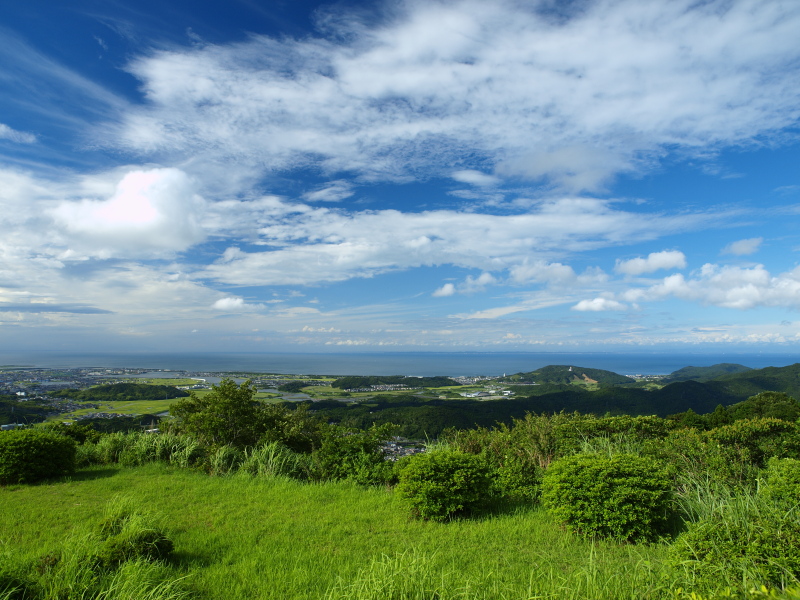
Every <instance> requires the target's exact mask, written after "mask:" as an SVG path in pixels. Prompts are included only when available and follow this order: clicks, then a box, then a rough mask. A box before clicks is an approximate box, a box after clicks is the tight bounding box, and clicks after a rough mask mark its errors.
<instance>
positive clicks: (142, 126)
mask: <svg viewBox="0 0 800 600" xmlns="http://www.w3.org/2000/svg"><path fill="white" fill-rule="evenodd" d="M571 6H575V5H571ZM580 7H581V9H580V10H570V9H569V8H566V9H565V10H564V15H563V16H564V19H563V21H562V22H559V23H558V24H554V22H553V19H552V15H550V14H547V13H546V11H545V12H543V11H540V10H538V9H537V8H536V5H526V6H521V5H520V4H519V3H518V2H515V1H513V0H499V1H497V2H477V1H476V0H456V1H453V2H436V1H434V2H425V3H423V2H406V3H403V4H400V5H399V6H398V7H396V10H395V11H394V13H393V16H392V17H391V18H388V19H384V21H383V22H382V24H381V25H379V26H377V27H371V28H369V27H367V26H366V25H363V24H361V23H360V22H358V21H355V20H352V19H350V18H348V16H340V18H338V19H336V20H331V21H328V22H327V28H328V29H327V30H326V33H327V34H329V35H327V36H326V37H313V36H309V37H305V38H302V39H292V38H288V37H286V38H280V39H278V38H270V37H265V36H251V37H250V38H248V39H247V40H246V41H244V42H239V43H234V44H228V45H214V44H204V45H200V46H195V47H193V48H185V49H176V48H173V49H170V50H161V51H156V52H153V53H150V54H148V55H146V56H142V57H139V58H137V59H135V60H133V61H132V62H131V64H130V65H129V70H130V71H131V72H132V73H133V74H134V75H135V76H136V77H138V78H139V79H140V81H141V83H142V89H143V90H144V92H145V94H146V97H147V103H146V104H144V105H143V106H140V107H137V108H134V109H132V110H128V111H126V112H125V114H124V115H123V118H122V121H123V122H122V126H121V129H120V130H119V131H118V132H116V134H113V135H107V134H109V132H108V131H103V132H99V134H100V133H102V134H103V135H107V139H110V140H114V142H112V143H120V144H122V145H123V146H124V147H126V148H131V149H134V150H136V151H139V152H141V151H144V152H151V151H163V152H172V153H176V154H177V155H181V156H186V155H191V156H193V157H195V158H196V159H197V160H206V161H216V160H221V161H223V162H226V163H227V164H229V165H231V166H236V167H237V168H242V167H243V165H249V166H251V167H253V168H257V169H263V168H264V167H263V165H269V168H270V169H277V170H281V169H291V168H297V167H303V166H310V165H314V166H318V167H320V168H321V169H323V170H324V171H326V172H331V173H333V172H344V171H349V172H352V173H355V174H357V175H359V176H360V177H362V178H365V179H382V180H400V181H402V180H408V179H409V178H420V177H429V176H442V175H445V176H447V175H450V176H452V173H453V166H457V167H458V168H460V169H461V171H457V173H460V175H456V177H461V180H464V179H471V181H469V183H473V184H478V185H480V184H481V183H488V182H489V181H490V180H489V179H487V178H486V177H485V176H481V175H480V174H478V173H481V172H482V170H483V169H484V168H485V166H486V165H489V166H490V168H492V170H493V171H494V172H495V174H505V175H507V176H513V177H526V178H533V179H539V178H544V179H548V180H550V181H551V182H553V183H555V184H556V185H559V186H561V187H563V188H566V189H568V190H573V191H574V190H580V189H597V188H599V187H602V185H603V183H604V182H605V181H607V180H608V179H609V178H610V177H613V176H614V175H615V174H617V173H621V172H625V171H631V170H641V169H646V168H648V167H649V165H650V164H651V163H652V162H653V161H655V160H658V158H659V157H660V156H661V155H662V154H663V153H664V152H666V151H667V149H669V150H670V151H672V150H678V151H681V150H683V151H684V152H688V153H693V152H694V150H695V149H697V148H702V149H703V152H707V151H708V150H709V149H713V148H715V147H723V146H726V145H732V144H746V143H748V142H749V141H751V140H753V139H754V138H755V137H757V136H760V135H768V134H770V133H772V132H775V131H778V130H780V129H781V128H784V127H787V126H792V125H793V124H794V123H796V121H797V118H798V116H800V109H799V108H798V104H797V102H796V93H795V89H796V85H797V78H796V75H793V73H795V72H796V71H795V70H794V69H793V65H796V62H797V60H798V58H799V57H800V47H798V45H797V43H796V34H797V31H798V29H800V6H799V5H796V4H795V3H781V2H763V1H762V0H738V1H736V2H728V1H725V0H711V1H709V2H702V3H697V2H695V1H694V0H677V1H674V2H667V3H664V2H645V3H643V2H639V1H637V0H613V1H612V0H597V1H594V2H586V3H581V4H580ZM709 32H713V35H709ZM775 73H781V74H782V75H781V76H774V75H773V74H775ZM587 107H591V108H590V109H587ZM99 134H98V135H99ZM531 148H535V151H533V152H532V151H531ZM465 156H471V157H474V160H475V163H474V164H465V163H464V157H465Z"/></svg>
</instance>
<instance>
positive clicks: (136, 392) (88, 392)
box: [58, 383, 189, 402]
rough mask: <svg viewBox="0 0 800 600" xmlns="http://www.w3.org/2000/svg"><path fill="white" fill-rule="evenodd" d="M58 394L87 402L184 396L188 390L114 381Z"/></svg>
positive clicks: (61, 391)
mask: <svg viewBox="0 0 800 600" xmlns="http://www.w3.org/2000/svg"><path fill="white" fill-rule="evenodd" d="M58 395H59V396H61V397H63V398H72V399H73V400H81V401H85V402H93V401H96V402H108V401H113V400H124V401H131V400H165V399H172V398H184V397H186V396H188V395H189V393H188V392H185V391H183V390H179V389H178V388H176V387H173V386H171V385H148V384H146V383H112V384H108V385H98V386H96V387H92V388H88V389H85V390H73V389H68V390H60V391H59V392H58Z"/></svg>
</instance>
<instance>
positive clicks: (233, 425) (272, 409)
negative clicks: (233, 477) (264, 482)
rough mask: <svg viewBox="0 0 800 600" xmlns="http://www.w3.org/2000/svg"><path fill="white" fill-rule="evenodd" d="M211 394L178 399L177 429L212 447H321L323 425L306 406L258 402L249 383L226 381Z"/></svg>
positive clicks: (298, 449) (308, 449)
mask: <svg viewBox="0 0 800 600" xmlns="http://www.w3.org/2000/svg"><path fill="white" fill-rule="evenodd" d="M211 390H212V391H211V393H209V394H205V395H204V396H199V395H197V394H195V393H192V395H191V396H189V398H187V399H185V400H179V401H178V402H176V403H175V404H173V405H172V406H171V407H170V414H171V415H172V416H173V417H176V418H177V419H178V422H177V424H176V425H175V426H174V428H175V429H176V430H177V431H179V432H182V433H186V434H189V435H191V436H193V437H194V438H196V439H197V440H198V441H199V442H200V443H201V444H203V445H205V446H210V447H220V446H234V447H236V448H249V447H253V446H256V445H257V444H259V443H261V442H281V443H282V444H284V445H286V446H288V447H289V448H291V449H292V450H294V451H296V452H311V451H312V450H313V449H314V448H316V447H319V443H320V439H321V425H320V423H319V420H318V419H317V418H316V417H313V416H312V415H310V414H309V413H308V410H307V409H306V408H305V407H299V408H295V409H289V408H287V407H285V406H281V405H280V404H263V403H261V402H258V401H257V400H255V395H256V391H257V390H256V388H255V386H253V385H252V384H251V383H250V381H249V380H248V381H245V382H244V383H242V384H241V385H236V383H235V382H234V381H233V380H232V379H223V380H222V381H221V382H220V383H219V385H213V386H211Z"/></svg>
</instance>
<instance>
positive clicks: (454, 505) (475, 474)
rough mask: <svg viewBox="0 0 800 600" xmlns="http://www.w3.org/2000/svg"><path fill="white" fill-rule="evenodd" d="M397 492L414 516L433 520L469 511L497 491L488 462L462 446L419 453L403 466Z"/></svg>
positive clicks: (473, 509)
mask: <svg viewBox="0 0 800 600" xmlns="http://www.w3.org/2000/svg"><path fill="white" fill-rule="evenodd" d="M399 478H400V483H399V484H398V485H397V488H396V490H397V493H398V494H399V496H400V497H401V498H403V499H405V500H406V501H407V502H408V503H409V504H410V505H411V511H412V513H413V514H414V516H416V517H418V518H421V519H425V520H432V521H444V520H446V519H449V518H451V517H455V516H460V515H465V514H469V513H471V512H473V511H475V510H478V509H480V508H482V507H484V506H485V505H486V504H488V502H489V501H490V500H491V498H492V497H493V495H494V481H493V480H492V477H491V471H490V468H489V466H488V465H487V464H486V462H485V461H484V460H483V459H482V458H481V457H480V456H476V455H474V454H467V453H466V452H461V451H460V450H450V449H442V450H434V451H431V452H425V453H423V454H417V455H416V456H413V457H411V458H410V459H408V460H407V461H406V463H405V464H404V465H403V467H402V469H401V470H400V475H399Z"/></svg>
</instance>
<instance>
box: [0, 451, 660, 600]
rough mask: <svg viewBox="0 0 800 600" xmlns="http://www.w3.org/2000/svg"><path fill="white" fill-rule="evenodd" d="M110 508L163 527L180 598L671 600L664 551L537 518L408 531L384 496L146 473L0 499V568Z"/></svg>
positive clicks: (371, 490)
mask: <svg viewBox="0 0 800 600" xmlns="http://www.w3.org/2000/svg"><path fill="white" fill-rule="evenodd" d="M120 497H124V498H126V499H128V500H130V501H132V502H133V503H135V504H136V505H137V506H139V507H141V509H142V510H144V511H146V512H148V513H150V514H151V515H154V516H155V517H156V519H157V520H158V521H160V522H161V523H163V524H164V526H165V528H166V530H167V531H168V532H169V535H170V537H171V539H172V540H173V542H174V544H175V555H174V558H173V559H172V560H171V562H170V563H169V567H168V568H169V574H170V577H172V578H174V579H181V581H180V585H181V588H182V589H183V590H185V591H186V592H188V593H190V594H191V597H197V598H208V599H219V600H223V599H225V600H235V599H241V600H250V599H253V598H264V599H267V598H269V599H276V600H277V599H281V600H289V599H297V600H300V599H304V600H305V599H308V600H311V599H319V598H326V597H327V598H331V599H333V598H341V599H344V598H351V599H362V598H384V599H387V600H388V599H389V598H409V599H412V598H420V599H422V598H431V599H432V598H439V599H441V600H444V599H446V598H453V599H456V598H459V599H465V600H467V599H478V598H482V599H489V598H492V599H504V598H507V599H512V598H513V599H522V598H567V599H568V598H575V599H578V598H598V599H601V598H602V599H605V598H608V599H611V598H631V599H634V598H636V599H645V598H654V599H655V598H672V597H674V591H671V590H674V589H675V586H674V583H675V582H674V581H671V580H670V573H669V571H668V570H667V569H666V568H664V567H662V566H661V565H662V558H663V555H664V547H663V546H662V545H659V544H653V545H632V544H618V543H614V542H606V541H594V542H593V541H587V540H585V539H583V538H580V537H577V536H575V535H572V534H570V533H568V532H565V531H563V530H562V529H561V528H560V527H559V526H558V525H557V524H556V523H555V522H554V520H553V519H552V518H551V517H550V516H549V515H548V514H547V513H546V512H545V511H544V510H542V509H541V508H539V507H537V506H533V505H530V506H516V507H513V508H507V509H505V510H499V511H496V512H495V513H494V514H491V513H490V514H487V515H484V516H482V517H480V518H476V519H469V520H466V519H464V520H454V521H451V522H447V523H435V522H426V521H418V520H413V519H410V518H409V514H408V511H407V510H406V508H405V507H404V506H403V505H402V504H401V503H400V502H399V501H398V499H397V497H396V496H395V495H394V494H393V492H392V491H391V490H390V489H388V488H386V487H362V486H358V485H356V484H354V483H351V482H347V481H344V482H325V483H303V482H298V481H295V480H291V479H287V478H283V477H274V478H254V477H250V476H246V475H240V474H234V475H229V476H222V477H214V476H209V475H207V474H205V473H203V472H199V471H193V470H187V469H180V468H176V467H171V466H167V465H164V464H157V463H156V464H148V465H144V466H140V467H107V466H97V467H91V468H87V469H82V470H80V471H78V472H77V473H76V474H75V475H73V476H72V477H68V478H64V479H61V480H55V481H50V482H47V483H41V484H38V485H31V486H22V485H12V486H7V487H5V488H2V489H0V505H2V506H3V514H4V518H3V519H2V520H0V549H1V550H0V551H1V552H2V555H3V558H4V559H6V560H16V561H22V562H25V561H34V562H35V561H36V560H38V559H39V558H40V557H42V556H45V555H48V554H49V553H52V552H54V551H55V550H57V549H58V548H59V547H60V546H61V545H62V544H63V541H64V540H65V539H66V538H68V537H69V536H70V535H74V534H75V532H79V531H81V530H82V529H85V528H87V527H89V526H91V524H92V523H96V522H97V521H98V520H99V519H100V518H101V516H102V514H103V511H104V507H105V506H106V505H107V504H108V503H112V502H114V501H115V500H116V499H119V498H120ZM392 589H395V590H396V591H397V592H398V595H392V592H391V591H390V590H392ZM403 589H405V590H406V592H405V595H400V591H402V590H403Z"/></svg>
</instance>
